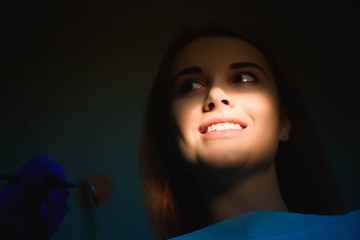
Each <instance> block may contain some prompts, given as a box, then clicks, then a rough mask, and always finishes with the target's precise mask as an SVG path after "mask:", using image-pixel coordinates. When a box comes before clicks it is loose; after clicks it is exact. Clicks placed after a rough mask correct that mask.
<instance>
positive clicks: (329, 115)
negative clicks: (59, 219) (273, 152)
mask: <svg viewBox="0 0 360 240" xmlns="http://www.w3.org/2000/svg"><path fill="white" fill-rule="evenodd" d="M0 11H1V40H2V44H1V60H2V66H1V73H0V74H1V75H0V77H1V88H0V89H1V92H0V93H1V102H0V107H1V111H0V112H1V118H0V123H1V124H0V141H1V144H0V172H2V173H13V172H14V171H16V169H18V168H19V167H20V166H21V165H23V164H24V163H25V162H26V161H27V160H29V159H31V158H33V157H35V156H38V155H47V156H49V157H50V158H51V159H53V160H54V161H56V162H57V163H59V164H61V165H62V167H63V168H64V171H65V172H66V174H67V178H68V180H69V181H73V182H77V181H79V180H81V179H86V178H88V177H91V176H93V175H97V174H102V175H105V176H107V177H108V178H109V179H111V181H112V182H113V192H112V195H111V196H110V198H109V199H108V200H107V201H105V202H104V203H103V204H101V205H100V206H99V207H98V208H96V209H94V211H93V212H92V213H91V212H89V211H85V210H84V209H83V208H82V207H80V206H79V205H77V204H76V203H75V201H74V199H73V190H72V195H71V197H70V199H69V201H68V203H69V207H70V212H69V214H68V215H67V217H66V219H65V220H64V222H63V224H62V225H61V227H60V230H59V232H57V233H56V234H55V235H54V237H53V239H66V238H67V239H79V240H81V239H116V238H122V237H125V236H126V237H125V238H126V239H151V238H152V235H151V230H150V227H149V223H148V219H147V216H146V212H145V208H144V205H143V199H142V193H141V185H140V175H139V169H138V146H139V139H140V135H141V131H142V124H143V117H144V110H145V106H146V99H147V96H148V93H149V87H150V86H151V82H152V80H153V78H154V77H155V74H156V71H157V68H158V67H159V64H160V60H161V57H162V55H163V54H164V51H165V49H166V48H167V46H168V44H169V42H170V40H171V39H172V38H173V36H174V35H175V34H176V33H177V32H178V31H179V29H180V28H182V27H183V26H187V25H192V24H195V25H199V24H202V23H206V22H217V21H220V22H225V23H231V24H233V25H238V26H242V25H246V26H250V27H251V28H253V29H255V30H256V31H257V32H259V34H260V35H261V36H262V37H263V38H264V39H265V41H266V42H268V43H269V45H271V46H272V47H273V49H274V51H275V52H276V53H277V57H278V58H279V60H280V61H281V62H282V63H283V65H284V67H285V69H286V71H287V72H288V74H289V75H290V76H291V77H293V78H294V79H296V80H297V82H298V85H299V88H300V89H301V91H302V92H303V94H304V97H305V100H306V104H307V105H308V106H309V109H310V113H311V117H312V118H313V121H314V124H315V125H316V127H317V132H316V133H314V134H319V135H320V139H321V141H322V143H323V145H324V148H325V150H326V153H327V155H328V156H329V159H330V161H331V163H332V165H333V167H334V170H335V174H336V177H337V180H338V181H339V185H340V187H341V189H342V193H343V197H344V200H345V208H346V211H347V212H348V211H350V210H353V209H359V208H360V188H359V183H360V163H359V159H360V153H359V147H358V145H359V143H360V142H359V137H358V135H359V133H360V131H359V122H360V121H359V120H360V117H359V99H358V98H359V97H358V96H359V94H360V92H359V83H358V81H359V62H360V61H359V53H360V51H359V44H358V42H359V37H358V36H357V32H358V29H359V24H358V22H359V17H357V15H358V12H359V9H358V8H357V7H355V4H354V3H351V2H349V1H341V2H336V3H330V2H328V3H326V4H320V3H316V2H314V1H313V2H304V1H301V3H294V2H290V1H287V2H276V1H265V0H263V1H260V0H247V1H240V0H237V1H236V0H225V1H221V2H220V1H213V2H210V1H200V0H199V1H192V2H191V3H190V1H189V2H185V1H153V2H150V1H142V2H139V1H130V2H117V3H116V4H114V2H104V1H102V2H101V3H94V2H91V3H90V2H85V1H84V2H80V1H73V2H65V1H62V2H58V3H57V2H55V1H48V2H39V1H38V2H19V1H17V2H15V3H8V4H7V5H2V7H1V10H0ZM304 124H306V123H304ZM3 184H4V182H1V183H0V186H2V185H3ZM91 224H95V226H96V229H97V238H94V237H93V238H91V229H94V228H93V227H91Z"/></svg>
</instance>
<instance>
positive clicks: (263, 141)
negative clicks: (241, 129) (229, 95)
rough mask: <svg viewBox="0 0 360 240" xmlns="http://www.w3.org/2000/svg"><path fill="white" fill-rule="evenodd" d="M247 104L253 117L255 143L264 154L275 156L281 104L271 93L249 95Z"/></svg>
mask: <svg viewBox="0 0 360 240" xmlns="http://www.w3.org/2000/svg"><path fill="white" fill-rule="evenodd" d="M246 102H247V104H246V105H245V107H244V108H245V111H246V112H247V114H248V116H249V117H250V118H251V120H252V121H251V122H252V127H253V130H254V132H253V133H254V134H253V135H252V137H253V139H252V140H253V141H252V142H253V143H256V145H257V146H258V148H259V151H262V152H263V153H264V155H268V156H271V157H273V156H274V155H275V154H276V151H277V147H278V142H279V131H280V118H279V106H278V102H277V101H276V98H274V97H273V96H272V95H271V94H257V95H253V96H249V98H248V99H247V101H246Z"/></svg>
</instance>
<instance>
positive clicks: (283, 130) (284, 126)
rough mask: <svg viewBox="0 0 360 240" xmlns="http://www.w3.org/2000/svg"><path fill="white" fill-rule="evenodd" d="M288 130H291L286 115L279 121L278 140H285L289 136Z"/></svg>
mask: <svg viewBox="0 0 360 240" xmlns="http://www.w3.org/2000/svg"><path fill="white" fill-rule="evenodd" d="M290 131H291V123H290V121H289V119H288V118H287V116H284V117H283V119H282V121H281V127H280V134H279V140H280V141H284V142H285V141H287V140H289V138H290Z"/></svg>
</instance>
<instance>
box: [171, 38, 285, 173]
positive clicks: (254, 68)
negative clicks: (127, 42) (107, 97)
mask: <svg viewBox="0 0 360 240" xmlns="http://www.w3.org/2000/svg"><path fill="white" fill-rule="evenodd" d="M171 74H172V79H174V81H175V87H174V100H173V104H172V114H173V116H174V118H175V121H176V124H177V125H178V127H179V129H180V136H178V143H179V146H180V150H181V151H182V153H183V156H184V158H185V159H186V161H187V162H189V163H192V164H198V163H202V164H206V165H208V166H212V167H218V168H227V167H238V166H241V167H253V166H256V165H258V164H264V163H266V164H269V163H270V164H272V163H273V162H274V158H275V154H276V151H277V148H278V143H279V139H280V132H281V131H283V129H284V128H285V127H286V126H282V125H286V124H283V123H282V122H283V121H281V119H280V109H279V99H278V93H277V88H276V83H275V80H274V76H273V73H272V71H271V69H270V67H269V64H268V62H267V60H266V59H265V57H264V56H263V55H262V54H261V52H260V51H259V50H257V49H256V48H255V47H254V46H252V45H251V44H250V43H248V42H246V41H244V40H241V39H237V38H232V37H225V36H216V37H203V38H199V39H197V40H195V41H193V42H191V43H190V44H188V45H187V46H186V47H185V48H184V49H183V50H182V51H181V52H180V53H179V54H178V55H177V57H176V58H175V61H174V64H173V66H172V69H171ZM282 136H283V135H282ZM282 140H286V139H282Z"/></svg>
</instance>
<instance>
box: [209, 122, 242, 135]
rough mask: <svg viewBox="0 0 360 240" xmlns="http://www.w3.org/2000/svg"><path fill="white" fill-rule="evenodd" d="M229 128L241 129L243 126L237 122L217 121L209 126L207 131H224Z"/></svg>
mask: <svg viewBox="0 0 360 240" xmlns="http://www.w3.org/2000/svg"><path fill="white" fill-rule="evenodd" d="M229 129H241V126H240V124H237V123H217V124H213V125H211V126H209V127H208V128H207V130H206V132H207V133H208V132H212V131H223V130H229Z"/></svg>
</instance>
